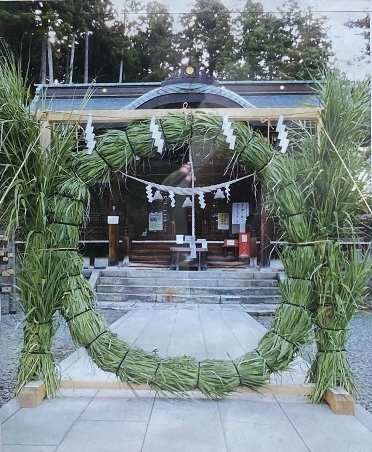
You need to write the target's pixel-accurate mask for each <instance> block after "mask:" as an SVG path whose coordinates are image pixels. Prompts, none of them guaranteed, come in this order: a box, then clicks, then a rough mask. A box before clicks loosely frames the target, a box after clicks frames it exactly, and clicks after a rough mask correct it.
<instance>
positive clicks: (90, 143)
mask: <svg viewBox="0 0 372 452" xmlns="http://www.w3.org/2000/svg"><path fill="white" fill-rule="evenodd" d="M92 123H93V117H92V114H91V113H89V116H88V121H87V125H86V126H85V131H84V139H85V143H86V146H87V150H86V153H87V154H92V153H93V150H94V148H95V146H96V140H95V139H94V138H95V135H94V127H93V126H92Z"/></svg>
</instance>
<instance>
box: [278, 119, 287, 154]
mask: <svg viewBox="0 0 372 452" xmlns="http://www.w3.org/2000/svg"><path fill="white" fill-rule="evenodd" d="M283 121H284V116H283V115H280V116H279V119H278V123H277V125H276V129H275V130H276V132H278V146H279V147H281V150H280V152H281V153H282V154H285V153H286V151H287V147H288V144H289V140H288V138H287V136H288V131H287V130H286V127H285V125H284V124H283Z"/></svg>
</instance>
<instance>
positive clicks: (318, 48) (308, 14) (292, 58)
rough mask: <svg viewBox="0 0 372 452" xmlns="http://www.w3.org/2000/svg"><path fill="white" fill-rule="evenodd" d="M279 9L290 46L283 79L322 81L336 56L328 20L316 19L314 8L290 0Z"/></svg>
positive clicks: (281, 72) (280, 73)
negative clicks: (330, 62)
mask: <svg viewBox="0 0 372 452" xmlns="http://www.w3.org/2000/svg"><path fill="white" fill-rule="evenodd" d="M283 8H285V9H279V12H280V18H281V20H282V21H283V28H284V30H283V32H284V33H285V35H286V36H287V38H288V39H289V41H288V42H289V45H288V47H287V49H286V52H285V54H284V55H283V57H282V60H281V62H280V64H279V67H278V74H277V75H278V78H280V79H310V78H318V77H319V76H320V75H321V69H322V68H323V67H325V66H327V64H328V62H329V58H330V57H331V56H332V52H331V42H330V41H329V39H328V37H327V33H326V29H325V20H326V17H324V16H323V17H314V14H313V11H312V8H311V7H308V8H307V9H306V10H304V9H303V8H301V6H300V5H299V3H298V1H297V0H289V1H288V2H287V3H285V4H284V5H283Z"/></svg>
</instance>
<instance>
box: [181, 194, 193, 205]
mask: <svg viewBox="0 0 372 452" xmlns="http://www.w3.org/2000/svg"><path fill="white" fill-rule="evenodd" d="M182 207H192V202H191V198H190V196H187V197H186V199H185V200H184V201H183V204H182Z"/></svg>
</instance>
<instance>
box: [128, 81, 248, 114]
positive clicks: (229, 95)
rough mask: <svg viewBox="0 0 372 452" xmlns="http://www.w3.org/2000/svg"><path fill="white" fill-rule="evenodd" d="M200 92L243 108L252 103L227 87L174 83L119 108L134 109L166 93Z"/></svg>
mask: <svg viewBox="0 0 372 452" xmlns="http://www.w3.org/2000/svg"><path fill="white" fill-rule="evenodd" d="M185 92H186V93H200V94H214V95H216V96H221V97H224V98H226V99H229V100H231V101H233V102H235V103H236V104H238V105H240V106H241V107H243V108H252V107H254V105H253V104H251V103H250V102H248V101H247V100H245V99H244V98H243V97H241V96H239V95H238V94H235V93H233V92H232V91H229V90H228V89H224V88H219V87H218V86H213V85H206V84H204V83H176V84H175V85H167V86H162V87H160V88H155V89H153V90H151V91H149V92H148V93H146V94H143V95H142V96H141V97H139V98H138V99H136V100H134V101H133V102H131V103H130V104H128V105H126V106H125V107H122V108H121V109H120V110H136V109H137V108H139V107H140V106H141V105H143V104H144V103H146V102H148V101H149V100H152V99H154V98H155V97H161V96H165V95H167V94H178V93H185Z"/></svg>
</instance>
